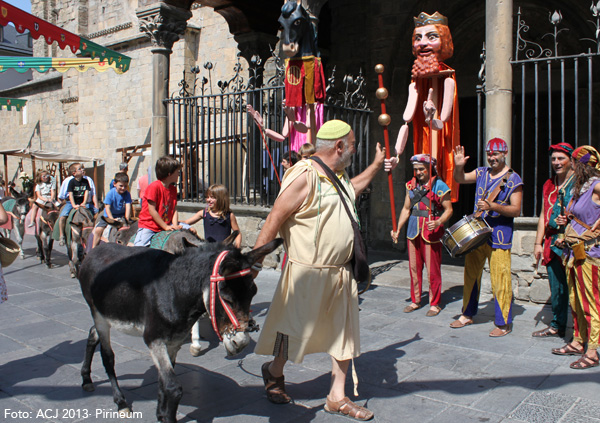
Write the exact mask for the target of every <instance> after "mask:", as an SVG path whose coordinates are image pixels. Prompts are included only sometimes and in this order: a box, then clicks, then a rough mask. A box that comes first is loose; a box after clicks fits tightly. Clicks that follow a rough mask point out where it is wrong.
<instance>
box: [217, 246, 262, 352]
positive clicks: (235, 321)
mask: <svg viewBox="0 0 600 423" xmlns="http://www.w3.org/2000/svg"><path fill="white" fill-rule="evenodd" d="M227 254H229V251H222V252H221V253H220V254H219V255H218V256H217V259H216V260H215V264H214V266H213V271H212V275H211V276H210V298H209V308H210V321H211V323H212V327H213V329H214V330H215V332H216V333H217V336H218V337H219V340H221V341H222V340H223V337H222V336H221V334H220V333H219V328H218V326H217V315H216V313H215V308H216V302H217V301H216V300H217V293H218V295H219V300H220V301H221V305H222V306H223V308H224V309H225V313H227V316H228V317H229V320H230V321H231V323H232V324H233V326H234V327H235V328H236V329H239V328H240V323H239V322H238V319H237V317H235V313H234V312H233V310H232V309H231V307H230V306H229V304H227V303H226V302H225V301H223V298H222V297H221V290H220V289H219V282H221V281H226V280H229V279H236V278H241V277H242V276H246V275H249V274H251V273H252V270H251V269H242V270H240V271H239V272H234V273H230V274H229V275H227V276H221V275H220V274H219V267H220V266H221V263H222V262H223V259H224V258H225V256H226V255H227Z"/></svg>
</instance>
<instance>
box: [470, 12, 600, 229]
mask: <svg viewBox="0 0 600 423" xmlns="http://www.w3.org/2000/svg"><path fill="white" fill-rule="evenodd" d="M599 7H600V3H599ZM591 12H592V17H593V18H595V22H594V21H592V20H590V22H591V23H592V24H593V25H594V26H595V28H596V33H595V36H594V38H584V39H581V41H586V42H587V41H589V42H592V43H593V44H595V49H594V50H595V51H592V50H588V51H587V52H583V53H579V54H571V55H559V54H558V45H559V36H560V35H561V33H563V32H565V31H567V30H568V29H567V28H563V27H561V23H562V14H561V13H560V11H554V12H549V23H550V25H551V29H552V31H551V32H548V33H546V34H544V35H542V36H541V37H539V38H536V39H538V40H539V42H535V41H532V40H529V39H527V37H526V36H527V35H528V33H529V30H530V28H529V26H528V25H527V24H526V22H525V20H524V19H523V17H522V14H521V9H520V8H519V9H518V12H517V19H516V22H517V26H516V34H515V52H514V60H512V61H511V64H512V69H513V104H512V128H513V134H512V152H511V154H512V156H511V157H512V167H513V168H514V169H515V170H516V171H517V173H519V175H520V176H521V178H522V179H523V183H524V188H523V192H524V195H523V206H522V215H523V216H534V217H537V216H538V214H539V211H540V209H541V205H542V203H541V193H542V186H543V184H544V182H545V181H546V180H547V179H548V178H549V177H550V176H551V175H552V168H551V166H550V160H549V156H548V147H549V146H550V145H551V144H556V143H559V142H569V143H571V144H572V145H573V146H575V147H577V146H579V145H585V144H590V145H594V146H596V147H597V146H598V141H597V140H596V139H595V138H594V135H595V134H597V133H598V130H600V124H599V123H598V120H597V119H593V116H597V115H598V112H599V106H598V99H599V98H600V96H599V95H598V93H599V91H600V81H594V68H596V69H598V67H599V66H600V10H599V9H598V7H596V6H595V5H593V4H592V8H591ZM544 39H545V40H546V41H545V42H544V44H550V47H543V46H542V41H543V40H544ZM548 39H550V40H551V41H552V42H551V43H548V41H547V40H548ZM572 45H573V43H571V46H572ZM481 57H482V59H483V64H482V67H481V71H480V74H479V77H480V81H481V84H480V85H478V86H477V101H478V110H479V112H478V131H477V132H478V142H477V143H478V150H477V157H478V165H480V166H481V165H485V163H486V158H485V151H484V146H485V141H486V140H484V139H483V133H484V132H485V131H484V126H485V121H484V119H483V116H484V113H483V110H484V108H485V45H484V49H483V53H482V56H481ZM596 73H597V71H596Z"/></svg>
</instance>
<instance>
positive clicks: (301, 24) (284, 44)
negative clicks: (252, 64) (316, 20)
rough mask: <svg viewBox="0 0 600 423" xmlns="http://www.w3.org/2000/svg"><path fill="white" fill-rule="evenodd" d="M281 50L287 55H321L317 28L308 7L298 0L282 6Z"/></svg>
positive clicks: (290, 0) (280, 20)
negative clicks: (311, 19)
mask: <svg viewBox="0 0 600 423" xmlns="http://www.w3.org/2000/svg"><path fill="white" fill-rule="evenodd" d="M279 23H280V24H281V50H282V51H283V54H284V55H285V56H286V57H304V56H319V52H318V50H317V35H316V30H315V28H314V26H313V24H312V22H311V21H310V16H309V14H308V12H307V11H306V9H305V8H304V7H303V6H302V5H301V4H299V3H296V0H288V1H287V2H286V3H285V4H284V5H283V7H282V8H281V16H279Z"/></svg>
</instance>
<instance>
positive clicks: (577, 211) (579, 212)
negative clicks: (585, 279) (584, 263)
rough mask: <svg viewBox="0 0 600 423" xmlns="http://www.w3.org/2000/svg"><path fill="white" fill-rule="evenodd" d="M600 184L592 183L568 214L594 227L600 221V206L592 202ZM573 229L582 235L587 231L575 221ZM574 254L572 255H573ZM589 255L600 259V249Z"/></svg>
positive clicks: (592, 251) (595, 249) (572, 224)
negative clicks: (595, 189)
mask: <svg viewBox="0 0 600 423" xmlns="http://www.w3.org/2000/svg"><path fill="white" fill-rule="evenodd" d="M598 183H600V180H598V181H594V182H592V184H591V186H590V188H589V189H588V190H587V191H586V192H585V193H583V194H582V195H581V196H580V197H579V198H578V199H577V201H573V203H572V204H570V205H569V209H568V212H569V213H572V214H573V215H574V216H575V217H576V218H577V219H579V220H581V221H582V222H583V223H585V224H586V225H588V226H592V225H593V224H594V223H596V221H597V220H598V219H600V205H598V204H596V203H595V202H594V201H593V200H592V195H593V194H594V187H595V186H596V185H597V184H598ZM571 227H572V228H573V229H574V230H575V232H577V234H578V235H581V234H582V233H584V232H585V231H586V228H584V227H583V226H581V225H580V224H579V223H577V222H576V221H575V220H571ZM571 254H572V253H571ZM587 255H588V256H590V257H592V258H600V247H592V248H590V250H589V251H588V252H587Z"/></svg>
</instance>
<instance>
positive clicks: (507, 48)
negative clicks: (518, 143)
mask: <svg viewBox="0 0 600 423" xmlns="http://www.w3.org/2000/svg"><path fill="white" fill-rule="evenodd" d="M512 12H513V1H512V0H486V5H485V20H486V22H485V46H486V54H487V56H486V65H485V84H486V90H485V142H487V141H488V140H490V139H491V138H495V137H498V138H502V139H503V140H505V141H506V143H507V144H508V149H509V155H508V158H507V163H508V165H510V162H511V160H510V158H511V155H512V148H511V147H512V126H511V122H512V67H511V64H510V59H511V52H512V48H513V41H512V40H513V27H512V23H513V19H512ZM484 147H485V146H484Z"/></svg>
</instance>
